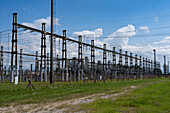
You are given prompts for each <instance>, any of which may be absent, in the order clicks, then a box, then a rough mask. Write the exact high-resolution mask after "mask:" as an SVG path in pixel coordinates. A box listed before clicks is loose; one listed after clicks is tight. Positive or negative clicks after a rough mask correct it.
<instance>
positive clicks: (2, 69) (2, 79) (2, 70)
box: [0, 46, 4, 83]
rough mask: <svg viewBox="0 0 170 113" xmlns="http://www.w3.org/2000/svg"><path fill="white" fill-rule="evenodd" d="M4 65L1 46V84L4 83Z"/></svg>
mask: <svg viewBox="0 0 170 113" xmlns="http://www.w3.org/2000/svg"><path fill="white" fill-rule="evenodd" d="M3 67H4V65H3V46H1V61H0V72H1V82H2V83H4V73H3V72H4V68H3Z"/></svg>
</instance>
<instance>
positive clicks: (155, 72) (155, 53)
mask: <svg viewBox="0 0 170 113" xmlns="http://www.w3.org/2000/svg"><path fill="white" fill-rule="evenodd" d="M153 52H154V69H153V73H154V75H156V72H155V71H156V70H155V69H156V50H155V49H154V50H153Z"/></svg>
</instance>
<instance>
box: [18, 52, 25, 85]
mask: <svg viewBox="0 0 170 113" xmlns="http://www.w3.org/2000/svg"><path fill="white" fill-rule="evenodd" d="M22 55H23V54H22V49H20V61H19V82H20V79H21V78H22V81H23V80H24V79H23V61H22Z"/></svg>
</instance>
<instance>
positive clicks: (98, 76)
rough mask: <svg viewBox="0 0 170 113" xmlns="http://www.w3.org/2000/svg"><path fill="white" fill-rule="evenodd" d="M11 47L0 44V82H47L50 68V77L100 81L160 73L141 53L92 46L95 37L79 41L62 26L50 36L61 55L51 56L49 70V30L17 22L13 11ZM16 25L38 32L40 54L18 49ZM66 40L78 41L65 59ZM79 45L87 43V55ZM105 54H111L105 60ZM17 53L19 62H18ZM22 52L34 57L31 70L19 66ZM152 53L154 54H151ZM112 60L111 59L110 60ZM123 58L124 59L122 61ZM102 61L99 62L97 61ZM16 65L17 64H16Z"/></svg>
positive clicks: (157, 67) (157, 66)
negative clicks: (7, 58) (5, 62)
mask: <svg viewBox="0 0 170 113" xmlns="http://www.w3.org/2000/svg"><path fill="white" fill-rule="evenodd" d="M12 25H13V26H12V51H11V52H9V51H3V46H2V47H1V51H0V56H1V57H0V74H1V82H2V83H3V82H4V80H10V82H11V83H13V81H14V79H15V80H16V81H27V80H32V81H33V80H34V81H35V82H38V81H40V82H43V81H44V82H47V81H48V80H49V79H50V77H49V76H50V71H53V75H52V79H53V82H55V81H65V82H67V81H70V82H71V81H79V80H83V81H86V80H94V83H96V81H104V82H105V80H107V79H111V80H112V79H117V80H118V81H119V80H125V79H127V80H129V79H149V78H154V77H159V76H160V75H162V73H161V70H160V63H159V62H157V61H156V57H155V58H154V60H150V59H148V58H144V57H142V56H138V55H135V56H133V54H132V53H130V55H128V51H125V53H122V49H120V50H119V52H116V48H115V47H113V49H112V50H109V49H107V48H106V44H103V48H102V47H98V46H95V41H94V40H91V44H88V43H84V42H82V36H79V40H78V41H77V40H74V39H71V38H68V37H67V36H66V30H63V36H60V35H57V34H53V36H54V38H58V39H61V40H62V58H59V56H58V55H57V58H54V59H53V61H55V62H56V63H55V64H54V65H55V68H54V69H53V70H50V56H49V53H47V52H46V49H47V48H46V36H47V35H51V33H49V32H46V28H45V23H42V30H39V29H35V28H32V27H29V26H26V25H22V24H19V23H17V13H13V24H12ZM18 28H23V29H25V30H31V31H34V32H37V33H41V37H40V38H41V53H40V54H41V55H39V53H38V51H35V53H36V54H35V55H33V54H27V53H23V52H22V49H20V52H18V43H17V42H18V38H17V36H18V34H17V33H18V30H17V29H18ZM67 42H73V43H76V44H78V48H77V49H78V52H77V56H78V58H77V57H74V58H71V59H68V58H67V56H68V54H67V53H68V50H67V49H68V47H67ZM83 47H86V48H87V47H88V48H90V50H91V55H90V59H91V60H89V57H88V56H84V58H83ZM96 51H102V52H103V58H102V59H100V60H98V61H97V62H96V55H95V53H96ZM4 53H6V54H11V59H10V60H11V65H10V66H9V67H8V69H7V67H5V68H4V66H3V60H4V57H3V54H4ZM108 54H110V55H111V56H112V59H110V60H109V58H108ZM18 56H19V65H18ZM23 56H29V57H34V59H35V61H34V65H35V69H34V70H33V69H32V68H33V67H32V65H31V69H30V70H31V72H32V73H31V74H30V73H29V71H26V70H25V71H24V68H23V62H24V61H23ZM155 56H156V55H155ZM111 60H112V61H111ZM123 60H124V61H125V63H124V64H123ZM101 61H103V63H101ZM18 67H19V68H18Z"/></svg>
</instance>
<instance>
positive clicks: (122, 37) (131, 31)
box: [104, 25, 136, 46]
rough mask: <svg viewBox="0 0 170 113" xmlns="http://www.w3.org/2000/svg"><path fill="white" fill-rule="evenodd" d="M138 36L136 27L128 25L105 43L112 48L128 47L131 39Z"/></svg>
mask: <svg viewBox="0 0 170 113" xmlns="http://www.w3.org/2000/svg"><path fill="white" fill-rule="evenodd" d="M134 35H136V31H135V27H134V26H133V25H128V26H125V27H123V28H120V29H118V30H117V31H116V32H114V33H112V34H111V35H109V36H108V37H107V38H106V39H105V40H104V41H105V42H107V43H108V44H109V45H111V46H121V45H127V44H128V41H129V37H133V36H134Z"/></svg>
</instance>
